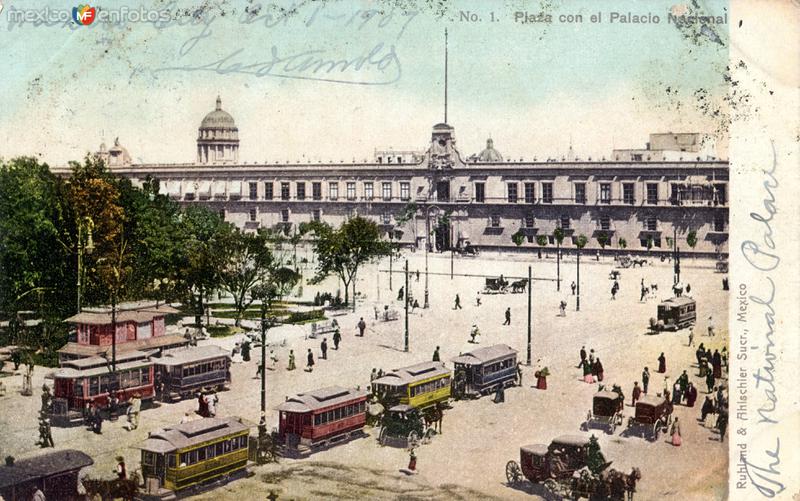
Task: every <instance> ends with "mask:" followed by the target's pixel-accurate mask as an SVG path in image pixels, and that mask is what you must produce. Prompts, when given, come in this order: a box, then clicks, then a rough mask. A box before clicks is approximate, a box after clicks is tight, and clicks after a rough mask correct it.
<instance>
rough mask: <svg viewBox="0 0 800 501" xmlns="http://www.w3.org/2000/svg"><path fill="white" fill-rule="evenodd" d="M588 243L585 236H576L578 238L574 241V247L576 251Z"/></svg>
mask: <svg viewBox="0 0 800 501" xmlns="http://www.w3.org/2000/svg"><path fill="white" fill-rule="evenodd" d="M588 243H589V239H588V238H586V235H578V237H577V238H576V239H575V247H577V248H578V249H583V248H584V247H586V244H588Z"/></svg>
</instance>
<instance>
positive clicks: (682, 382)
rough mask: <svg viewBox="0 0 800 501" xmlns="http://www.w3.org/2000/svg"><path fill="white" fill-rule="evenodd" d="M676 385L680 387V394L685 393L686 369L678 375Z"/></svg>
mask: <svg viewBox="0 0 800 501" xmlns="http://www.w3.org/2000/svg"><path fill="white" fill-rule="evenodd" d="M678 385H680V387H681V396H685V395H686V391H687V390H688V389H689V375H688V374H686V371H683V373H682V374H681V375H680V376H678Z"/></svg>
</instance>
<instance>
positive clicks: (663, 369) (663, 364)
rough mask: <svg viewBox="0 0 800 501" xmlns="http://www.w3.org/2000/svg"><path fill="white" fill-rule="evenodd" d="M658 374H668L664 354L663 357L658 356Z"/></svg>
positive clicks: (662, 353)
mask: <svg viewBox="0 0 800 501" xmlns="http://www.w3.org/2000/svg"><path fill="white" fill-rule="evenodd" d="M658 372H660V373H661V374H664V373H666V372H667V358H666V357H665V356H664V352H663V351H662V352H661V355H659V356H658Z"/></svg>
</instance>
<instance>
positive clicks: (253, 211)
mask: <svg viewBox="0 0 800 501" xmlns="http://www.w3.org/2000/svg"><path fill="white" fill-rule="evenodd" d="M255 220H256V210H255V209H250V221H255Z"/></svg>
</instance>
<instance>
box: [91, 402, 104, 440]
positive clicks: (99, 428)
mask: <svg viewBox="0 0 800 501" xmlns="http://www.w3.org/2000/svg"><path fill="white" fill-rule="evenodd" d="M92 431H93V432H95V433H96V434H98V435H102V433H103V414H102V413H101V412H100V408H99V407H97V405H92Z"/></svg>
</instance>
